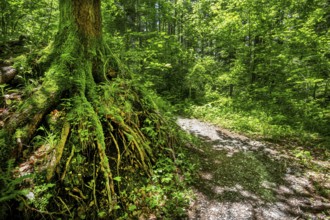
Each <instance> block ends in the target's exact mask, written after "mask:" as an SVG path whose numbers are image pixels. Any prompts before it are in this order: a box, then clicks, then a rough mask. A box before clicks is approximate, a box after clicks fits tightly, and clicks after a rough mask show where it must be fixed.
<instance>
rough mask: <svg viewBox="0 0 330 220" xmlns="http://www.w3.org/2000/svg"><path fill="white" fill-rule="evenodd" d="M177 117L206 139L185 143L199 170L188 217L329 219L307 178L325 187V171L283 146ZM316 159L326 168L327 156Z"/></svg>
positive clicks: (326, 201) (207, 219)
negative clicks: (197, 143)
mask: <svg viewBox="0 0 330 220" xmlns="http://www.w3.org/2000/svg"><path fill="white" fill-rule="evenodd" d="M177 123H178V125H179V126H180V127H181V128H182V129H184V130H186V131H187V132H190V133H193V134H194V135H196V136H198V137H199V138H201V139H202V140H203V142H204V143H206V144H204V146H202V147H201V148H197V147H193V146H190V147H189V148H190V152H191V155H192V156H193V157H196V158H197V159H198V160H199V163H200V170H199V173H198V176H199V177H198V180H197V181H196V183H195V185H194V191H195V193H196V196H197V197H196V201H194V204H192V206H191V209H190V211H189V218H188V219H196V220H197V219H198V220H216V219H219V220H220V219H221V220H240V219H244V220H245V219H260V220H261V219H267V220H269V219H281V220H282V219H285V220H286V219H293V220H296V219H330V217H329V214H330V213H329V212H330V211H329V210H330V203H329V198H324V197H322V196H319V195H317V194H316V189H315V184H313V181H314V183H315V181H321V182H322V184H323V186H327V187H329V185H330V183H329V176H327V175H326V172H325V174H324V171H323V172H315V171H310V170H306V169H304V168H303V167H302V166H300V165H298V163H296V162H295V161H297V159H296V158H295V157H294V156H292V155H290V154H289V152H286V151H285V150H280V149H277V148H276V147H275V146H270V145H267V144H265V143H262V142H259V141H254V140H250V139H249V138H247V137H244V136H242V135H238V134H235V133H232V132H230V131H228V130H226V129H223V128H220V127H217V126H214V125H212V124H209V123H205V122H202V121H199V120H197V119H185V118H179V119H178V120H177ZM315 163H316V164H317V161H316V162H315ZM319 164H321V165H322V167H323V168H324V167H325V168H326V169H328V168H330V166H329V161H328V162H319Z"/></svg>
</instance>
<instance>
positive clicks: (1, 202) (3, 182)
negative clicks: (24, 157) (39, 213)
mask: <svg viewBox="0 0 330 220" xmlns="http://www.w3.org/2000/svg"><path fill="white" fill-rule="evenodd" d="M13 171H14V161H13V160H9V161H8V162H7V167H6V169H5V170H4V171H3V170H1V169H0V215H1V217H2V218H6V217H9V216H11V215H12V214H13V213H12V210H10V202H12V201H13V200H20V197H21V196H25V195H27V194H28V190H26V189H20V187H21V185H22V184H23V182H24V180H25V179H27V178H29V177H30V176H22V177H18V178H15V177H14V176H13Z"/></svg>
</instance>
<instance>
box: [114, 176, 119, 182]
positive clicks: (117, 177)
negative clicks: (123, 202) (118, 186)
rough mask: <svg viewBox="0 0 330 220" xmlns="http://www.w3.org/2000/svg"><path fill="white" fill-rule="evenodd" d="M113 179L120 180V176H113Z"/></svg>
mask: <svg viewBox="0 0 330 220" xmlns="http://www.w3.org/2000/svg"><path fill="white" fill-rule="evenodd" d="M113 179H114V180H116V181H117V182H120V181H121V177H120V176H116V177H115V178H113Z"/></svg>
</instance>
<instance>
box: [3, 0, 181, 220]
mask: <svg viewBox="0 0 330 220" xmlns="http://www.w3.org/2000/svg"><path fill="white" fill-rule="evenodd" d="M59 9H60V22H59V30H58V33H57V35H56V37H55V41H54V43H53V45H51V50H50V52H49V54H48V55H47V58H46V59H45V61H44V63H43V64H42V65H43V66H49V68H48V70H47V71H46V72H45V75H44V79H43V83H42V85H41V86H40V88H38V89H37V90H36V91H35V92H33V93H32V94H31V95H30V97H29V98H27V99H26V100H24V102H23V103H22V104H20V105H19V106H18V107H17V109H16V111H15V112H14V113H12V115H11V117H10V118H9V119H8V120H7V121H6V122H5V125H4V127H3V129H2V130H1V131H0V137H1V139H0V140H1V142H0V155H1V159H2V161H1V162H3V163H1V164H5V161H6V160H8V159H9V158H16V160H17V161H20V162H22V160H23V159H25V160H27V161H26V162H25V163H23V164H21V167H25V171H24V172H23V171H20V173H19V175H23V174H27V173H32V170H33V169H37V168H36V167H38V166H35V167H34V165H33V164H32V162H31V160H32V159H31V158H36V157H37V158H38V161H39V162H38V163H41V164H43V165H42V166H40V165H39V167H38V169H39V173H40V174H42V173H44V174H45V176H46V179H47V181H48V182H49V183H54V185H51V187H53V188H54V189H53V191H52V199H50V197H49V198H48V199H49V200H52V201H53V203H47V204H48V205H47V204H46V206H47V210H50V211H53V212H48V211H46V207H43V208H41V209H38V212H41V213H42V214H50V213H51V214H52V215H57V214H58V215H61V216H63V215H64V216H65V215H67V216H70V217H73V216H75V217H76V216H77V215H78V216H79V217H81V218H82V217H86V216H89V217H91V218H95V217H97V216H98V217H106V216H110V215H114V209H115V207H117V206H118V204H119V205H120V203H119V200H118V198H117V196H118V195H117V194H118V193H119V191H120V189H122V187H123V188H124V187H125V186H128V185H129V184H130V181H132V179H133V177H134V175H137V173H138V174H140V173H141V171H143V172H144V174H150V172H151V165H152V162H153V161H155V159H156V158H155V155H157V154H158V153H160V152H163V151H162V149H163V148H164V147H165V146H167V147H171V145H170V144H171V143H174V142H172V141H171V138H172V137H171V132H169V130H167V129H166V126H165V122H164V120H163V119H162V116H161V115H160V114H159V112H158V109H157V107H156V106H155V104H154V103H153V101H151V99H150V98H148V96H146V95H145V92H144V91H143V89H141V88H140V87H139V86H138V85H135V84H134V83H130V78H131V76H130V74H129V73H127V72H128V71H127V70H126V69H125V68H120V63H119V61H118V62H117V63H116V62H114V60H116V58H114V57H111V56H110V55H109V54H110V52H109V48H107V46H106V45H105V44H104V42H103V39H102V22H101V1H100V0H60V1H59ZM111 66H117V71H119V73H118V74H119V75H121V76H122V77H124V76H126V78H125V80H121V79H111V77H109V76H107V73H108V72H109V71H112V68H111ZM125 72H126V74H125ZM119 78H120V77H119ZM40 127H42V128H43V129H41V130H40V129H39V128H40ZM45 130H46V131H47V130H50V131H51V133H52V134H53V136H48V137H46V138H48V141H44V144H43V145H42V146H41V147H40V148H38V147H37V146H34V147H28V146H29V145H37V143H36V140H35V138H34V137H36V136H37V135H40V134H41V135H44V136H46V135H45V134H46V133H47V132H43V131H45ZM50 137H53V139H54V141H50ZM31 140H32V142H31ZM23 151H24V152H25V153H24V154H28V155H29V156H23V155H22V153H23ZM41 151H43V152H46V153H44V154H40V152H41ZM26 152H28V153H26ZM30 162H31V163H30ZM3 168H4V167H3ZM125 172H126V173H127V172H128V173H129V174H130V175H131V176H132V177H127V179H126V180H123V179H122V180H120V179H118V178H119V176H121V175H123V176H124V174H123V173H125ZM113 173H115V174H113ZM129 174H128V175H127V174H126V176H129ZM114 175H116V177H117V178H115V177H114ZM35 179H36V180H35V181H36V182H35V184H37V181H38V179H40V178H35ZM114 179H115V180H116V181H115V182H114ZM115 183H116V184H115ZM48 186H49V185H46V188H47V189H48ZM51 187H50V188H51ZM47 202H49V201H47ZM32 203H38V202H35V201H34V202H33V201H32ZM25 204H26V203H25ZM38 204H39V205H40V202H39V203H38ZM34 205H36V204H34ZM26 207H27V208H28V209H31V207H30V206H29V205H27V206H26ZM32 210H35V209H32Z"/></svg>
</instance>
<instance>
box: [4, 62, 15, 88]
mask: <svg viewBox="0 0 330 220" xmlns="http://www.w3.org/2000/svg"><path fill="white" fill-rule="evenodd" d="M16 74H17V70H16V69H15V68H14V67H12V66H3V67H0V84H5V83H8V82H10V81H11V80H12V79H14V78H15V76H16Z"/></svg>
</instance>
